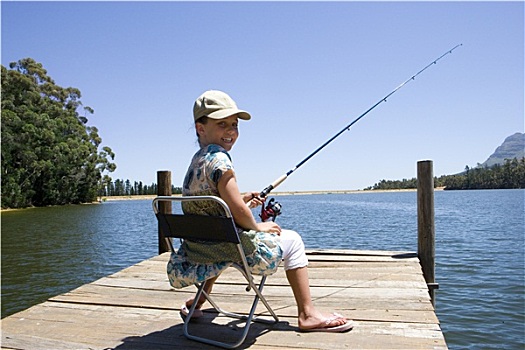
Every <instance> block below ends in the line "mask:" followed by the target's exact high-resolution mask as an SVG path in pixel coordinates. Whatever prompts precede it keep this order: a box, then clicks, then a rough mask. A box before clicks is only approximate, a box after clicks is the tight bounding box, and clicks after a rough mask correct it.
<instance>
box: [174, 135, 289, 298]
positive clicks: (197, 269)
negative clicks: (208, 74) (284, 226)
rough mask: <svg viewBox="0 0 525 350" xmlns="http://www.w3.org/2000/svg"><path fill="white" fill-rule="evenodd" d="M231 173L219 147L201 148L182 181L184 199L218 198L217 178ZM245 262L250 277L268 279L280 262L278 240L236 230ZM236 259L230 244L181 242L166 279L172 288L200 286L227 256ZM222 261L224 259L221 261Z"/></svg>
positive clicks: (205, 211)
mask: <svg viewBox="0 0 525 350" xmlns="http://www.w3.org/2000/svg"><path fill="white" fill-rule="evenodd" d="M229 170H232V171H233V170H234V169H233V164H232V160H231V157H230V155H229V154H228V152H227V151H226V150H225V149H224V148H222V147H221V146H219V145H215V144H211V145H208V146H207V147H204V148H201V149H200V150H199V151H198V152H197V153H195V155H194V156H193V158H192V160H191V163H190V166H189V168H188V172H187V173H186V176H185V178H184V183H183V188H182V194H183V195H184V196H204V195H211V196H219V190H218V188H217V184H218V183H219V180H220V179H221V177H222V176H223V175H224V174H225V173H226V172H227V171H229ZM182 209H183V211H184V212H185V213H190V214H198V215H222V214H223V209H222V208H221V207H220V205H219V204H218V203H215V202H211V201H210V202H184V203H183V207H182ZM238 232H239V237H240V239H241V244H242V246H243V249H244V252H245V255H246V260H247V262H248V265H249V266H250V269H251V271H252V273H254V274H258V275H270V274H272V273H274V272H275V271H276V270H277V267H278V266H279V263H280V261H281V260H282V249H281V247H280V245H279V237H278V236H275V235H272V234H269V233H265V232H256V231H245V230H243V229H242V228H238ZM232 255H235V256H238V252H237V251H236V249H235V246H234V245H233V244H231V243H211V242H201V241H199V242H191V241H184V242H183V243H182V245H181V247H180V249H179V251H178V252H174V253H172V256H171V258H170V262H169V263H168V277H169V280H170V283H171V285H172V286H173V287H175V288H182V287H185V286H188V285H192V284H193V283H196V282H202V281H204V280H206V279H208V278H210V277H213V276H216V275H218V274H219V273H220V272H221V271H222V270H223V269H225V268H227V267H228V266H229V265H230V264H231V263H229V262H228V261H231V259H228V258H226V257H228V256H232ZM225 258H226V259H225Z"/></svg>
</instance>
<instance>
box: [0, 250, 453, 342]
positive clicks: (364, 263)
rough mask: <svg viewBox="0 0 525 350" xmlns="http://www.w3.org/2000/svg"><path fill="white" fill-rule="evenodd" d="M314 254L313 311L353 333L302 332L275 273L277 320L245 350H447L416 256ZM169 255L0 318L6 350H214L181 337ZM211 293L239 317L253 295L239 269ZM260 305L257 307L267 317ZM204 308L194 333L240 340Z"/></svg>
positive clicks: (270, 295) (233, 326) (226, 321)
mask: <svg viewBox="0 0 525 350" xmlns="http://www.w3.org/2000/svg"><path fill="white" fill-rule="evenodd" d="M316 254H317V255H316ZM313 255H314V256H315V257H314V258H312V257H311V256H310V257H309V258H310V260H311V264H310V268H309V275H310V280H311V292H312V296H313V299H314V303H315V305H316V307H317V308H318V309H320V310H322V311H324V312H333V311H335V312H339V313H342V314H345V315H346V316H347V317H349V318H352V319H354V320H355V322H356V326H355V328H354V329H353V330H352V331H351V332H348V333H344V334H329V333H325V334H321V333H300V332H297V316H296V313H297V309H296V306H295V300H294V298H293V294H292V292H291V289H290V287H289V286H288V282H287V280H286V277H285V273H284V271H283V269H279V271H278V272H277V273H276V274H275V275H273V276H271V277H270V278H269V279H268V281H267V284H266V286H265V288H264V294H265V295H266V297H267V299H268V301H269V303H270V305H272V307H273V308H274V310H275V311H276V313H277V314H278V315H279V317H280V318H281V322H279V323H278V324H276V325H273V326H270V327H268V326H267V325H260V324H254V325H253V326H252V329H251V331H250V334H249V335H248V339H247V341H246V343H245V344H244V345H243V347H244V348H250V349H256V350H257V349H265V350H267V349H274V348H275V349H277V348H279V349H283V348H284V349H347V348H352V349H446V348H447V346H446V342H445V339H444V337H443V334H442V332H441V330H440V327H439V320H438V319H437V317H436V315H435V312H434V309H433V307H432V304H431V303H430V298H429V294H428V290H427V289H426V284H425V282H424V280H423V277H422V274H421V268H420V267H419V264H418V262H417V259H414V258H412V257H409V258H408V259H396V258H392V255H395V254H394V252H384V253H377V252H362V254H361V255H360V253H357V254H356V253H355V252H352V253H351V254H350V253H349V252H348V251H337V254H336V253H335V252H332V251H328V252H327V251H322V252H317V253H315V252H314V253H313ZM356 256H358V258H356ZM168 258H169V255H168V254H163V255H161V256H156V257H153V258H152V259H148V260H146V261H143V262H141V263H139V264H137V265H134V266H132V267H129V268H127V269H124V270H122V271H119V272H117V273H115V274H113V275H111V276H108V277H104V278H101V279H99V280H97V281H95V282H93V283H91V284H87V285H84V286H81V287H79V288H77V289H75V290H72V291H70V292H68V293H65V294H62V295H59V296H56V297H54V298H51V299H50V300H49V301H47V302H45V303H43V304H40V305H36V306H34V307H32V308H30V309H28V310H24V311H22V312H20V313H17V314H15V315H12V316H10V317H7V318H5V319H3V320H2V349H10V348H12V349H39V350H40V349H59V350H60V349H72V348H74V349H93V348H98V349H105V348H133V349H168V348H170V349H173V347H174V346H175V347H177V348H183V349H190V350H191V349H216V348H215V347H208V346H205V345H203V344H200V343H195V342H193V341H189V340H187V339H186V338H185V337H184V336H183V332H182V319H181V317H180V315H179V307H180V305H182V303H183V302H184V301H185V300H186V299H187V298H189V297H190V296H192V295H193V294H194V292H195V288H194V287H188V288H184V289H181V290H174V289H173V288H171V287H170V286H169V282H168V279H167V276H166V262H167V260H168ZM212 295H213V297H214V299H215V300H216V302H218V303H219V305H221V306H222V307H224V308H225V309H228V310H231V311H236V312H241V313H244V312H246V311H247V308H248V307H249V305H250V304H251V301H252V298H253V297H252V296H250V294H247V293H246V292H245V283H244V282H243V281H242V280H241V279H240V274H239V273H238V272H236V271H235V270H234V269H229V270H227V271H226V272H225V273H224V274H223V275H222V276H221V278H220V279H219V280H218V283H217V284H216V285H215V287H214V290H213V293H212ZM259 304H260V305H259V307H258V310H257V311H258V312H259V313H264V312H265V311H266V310H265V308H264V307H263V306H261V303H259ZM204 311H205V317H204V318H203V319H201V320H200V321H199V322H196V323H195V324H192V327H193V328H192V329H198V330H202V331H203V332H204V333H205V334H208V335H209V336H215V337H220V338H221V339H223V340H227V339H232V337H233V336H236V335H238V334H239V329H238V327H239V326H240V325H239V322H238V321H237V320H232V319H230V318H227V317H223V316H218V315H217V314H216V313H214V312H211V311H212V309H210V308H209V304H205V307H204ZM210 322H213V324H215V325H211V324H210ZM216 327H219V328H216Z"/></svg>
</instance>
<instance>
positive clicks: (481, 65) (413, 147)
mask: <svg viewBox="0 0 525 350" xmlns="http://www.w3.org/2000/svg"><path fill="white" fill-rule="evenodd" d="M1 12H2V58H1V60H2V65H4V66H8V65H9V63H10V62H12V61H16V60H19V59H21V58H25V57H31V58H33V59H35V60H36V61H38V62H40V63H42V64H43V65H44V68H45V69H46V70H47V71H48V74H49V75H50V76H51V77H52V78H53V79H54V80H55V82H56V83H57V84H58V85H60V86H63V87H67V86H72V87H76V88H78V89H80V91H81V92H82V99H81V100H82V102H83V104H84V105H87V106H90V107H92V108H93V109H94V110H95V113H94V114H93V115H92V116H90V118H89V125H94V126H96V127H98V129H99V132H100V136H101V137H102V139H103V145H107V146H110V147H111V148H112V149H113V150H114V152H115V153H116V159H115V161H116V163H117V166H118V169H117V171H116V172H115V173H113V174H112V177H113V178H114V179H115V178H121V179H130V180H132V181H135V180H136V181H139V180H140V181H143V182H144V183H147V184H149V183H151V182H154V181H156V172H157V170H171V171H172V179H173V183H174V184H175V185H180V184H181V183H182V179H183V177H184V174H185V172H186V169H187V166H188V164H189V160H190V158H191V156H192V155H193V154H194V153H195V152H196V150H197V144H196V138H195V133H194V130H193V128H192V107H193V102H194V100H195V98H196V97H197V96H199V95H200V94H201V93H202V92H204V91H205V90H209V89H219V90H223V91H226V92H227V93H228V94H230V95H231V96H232V97H233V98H234V99H235V100H236V102H237V104H238V105H239V107H240V108H242V109H245V110H248V111H249V112H250V113H251V114H252V116H253V118H252V120H251V121H249V122H241V123H240V133H241V134H240V138H239V140H238V142H237V144H236V145H235V147H234V149H233V150H232V152H231V154H232V157H233V161H234V166H235V169H236V172H237V175H238V181H239V185H240V188H241V191H248V190H254V191H259V190H262V189H263V188H264V187H266V186H267V185H268V184H270V183H271V182H273V181H274V180H275V179H276V178H278V177H279V176H281V175H282V174H284V173H286V172H287V171H288V170H290V169H292V168H293V167H294V166H295V165H296V164H297V163H299V162H300V161H301V160H302V159H303V158H305V157H306V156H307V155H308V154H310V153H311V152H312V151H314V150H315V149H316V148H317V147H318V146H320V145H321V144H322V143H324V142H325V141H326V140H327V139H329V138H330V137H331V136H333V135H334V134H335V133H337V132H338V131H339V130H341V129H342V128H343V127H344V126H345V125H347V124H348V123H350V122H351V121H352V120H354V119H355V118H357V117H358V116H359V115H360V114H361V113H363V112H364V111H366V110H367V109H368V108H369V107H371V106H372V105H373V104H375V103H376V102H377V101H379V100H380V99H381V98H382V97H383V96H385V95H386V94H388V93H389V92H390V91H392V90H393V89H395V88H396V87H397V86H398V85H399V84H401V83H402V82H404V81H405V80H406V79H408V78H410V77H411V76H412V75H414V74H415V73H417V72H418V71H419V70H420V69H422V68H423V67H425V66H426V65H427V64H428V63H430V62H432V60H434V59H435V58H437V57H439V56H440V55H441V54H443V53H445V52H446V51H447V50H449V49H451V48H452V47H454V46H455V45H457V44H460V43H462V44H463V46H462V47H460V48H458V49H456V50H455V51H454V52H453V53H452V54H451V55H447V56H446V57H445V58H443V59H442V60H441V61H439V63H438V64H437V65H433V66H432V67H431V68H429V69H428V70H426V71H425V72H424V73H423V74H421V75H420V76H418V78H417V79H416V80H414V81H411V82H410V83H409V84H407V85H405V86H404V87H403V88H402V89H401V90H399V91H398V92H396V94H394V95H393V96H392V97H391V98H390V99H389V100H388V101H387V102H386V103H381V104H380V105H379V106H378V107H377V108H375V109H374V110H373V111H372V112H370V113H369V114H368V115H367V116H366V117H364V118H363V119H362V120H361V121H359V122H358V123H357V124H356V125H354V126H353V127H352V128H351V129H350V131H348V132H345V133H344V134H342V135H341V136H340V137H339V138H338V139H336V140H335V141H334V142H333V143H331V144H330V145H329V146H327V147H326V148H325V149H324V150H323V151H321V152H320V153H319V154H317V155H316V156H315V157H314V158H312V159H311V160H309V161H308V162H307V163H306V164H305V165H304V166H302V167H301V168H300V169H298V170H297V171H296V172H294V173H293V174H292V175H291V176H290V177H289V178H288V179H287V180H286V181H285V182H284V183H283V184H282V185H281V186H280V187H279V188H278V190H279V191H287V190H294V191H295V190H296V191H302V190H352V189H362V188H365V187H367V186H370V185H373V184H374V183H376V182H378V181H380V180H381V179H392V180H395V179H402V178H412V177H415V176H416V163H417V161H418V160H423V159H431V160H433V161H434V174H435V175H437V176H439V175H443V174H454V173H457V172H460V171H462V170H463V169H464V168H465V166H466V165H469V166H476V164H477V163H482V162H483V161H485V160H486V159H487V157H488V156H489V155H490V154H491V153H492V152H493V151H494V150H495V148H496V147H497V146H498V145H500V144H501V143H502V142H503V140H504V139H505V138H506V137H507V136H509V135H511V134H513V133H515V132H523V131H524V57H523V56H524V34H523V31H524V3H523V2H517V1H515V2H351V1H350V2H330V3H327V2H168V1H165V2H124V1H121V2H20V1H18V2H6V1H2V3H1Z"/></svg>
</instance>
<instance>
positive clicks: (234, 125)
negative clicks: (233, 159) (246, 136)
mask: <svg viewBox="0 0 525 350" xmlns="http://www.w3.org/2000/svg"><path fill="white" fill-rule="evenodd" d="M238 123H239V122H238V118H237V115H236V114H235V115H232V116H230V117H228V118H224V119H211V118H208V122H207V123H206V124H201V123H196V124H195V127H196V129H197V133H198V134H199V142H200V145H201V147H206V146H208V145H210V144H216V145H219V146H221V147H222V148H224V149H225V150H226V151H230V150H231V149H232V147H233V145H234V144H235V141H237V138H238V137H239V128H238Z"/></svg>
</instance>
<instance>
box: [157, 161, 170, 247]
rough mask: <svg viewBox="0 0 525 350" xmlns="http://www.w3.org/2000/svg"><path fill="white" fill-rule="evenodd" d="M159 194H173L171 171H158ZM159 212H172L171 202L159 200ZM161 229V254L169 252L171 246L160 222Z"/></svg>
mask: <svg viewBox="0 0 525 350" xmlns="http://www.w3.org/2000/svg"><path fill="white" fill-rule="evenodd" d="M157 195H158V196H171V171H167V170H161V171H157ZM159 213H164V214H167V213H171V202H159ZM158 231H159V235H158V236H159V254H162V253H165V252H169V251H170V248H169V246H168V243H167V242H166V239H165V238H164V235H163V234H162V230H161V229H160V224H159V225H158Z"/></svg>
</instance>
